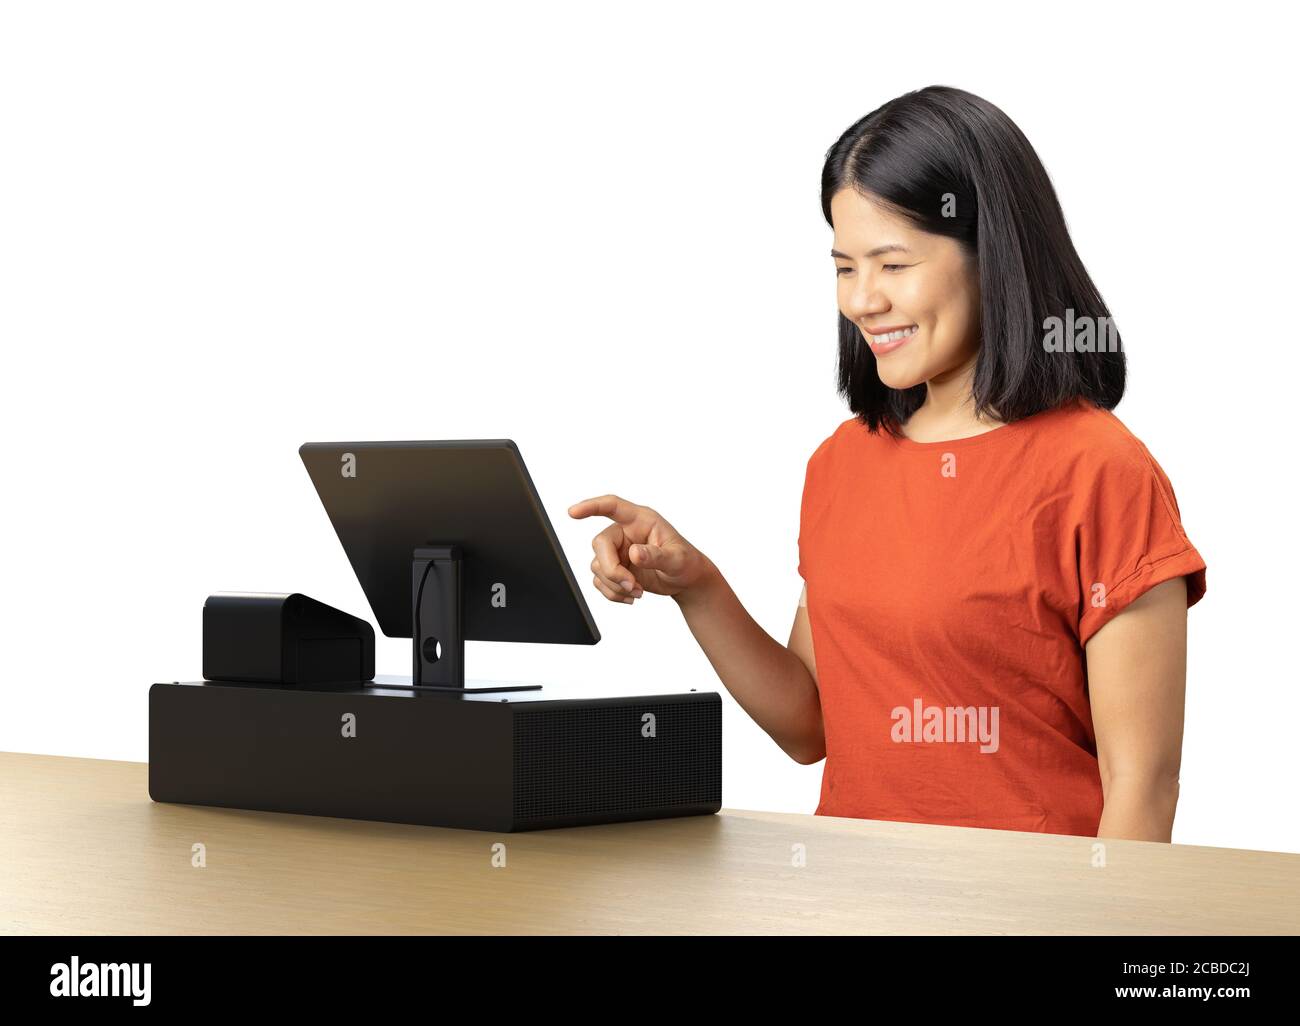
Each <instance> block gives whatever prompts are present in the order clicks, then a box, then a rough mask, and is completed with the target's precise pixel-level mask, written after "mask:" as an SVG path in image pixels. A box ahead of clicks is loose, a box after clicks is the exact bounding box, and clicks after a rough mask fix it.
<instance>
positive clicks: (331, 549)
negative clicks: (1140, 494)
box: [0, 0, 1300, 851]
mask: <svg viewBox="0 0 1300 1026" xmlns="http://www.w3.org/2000/svg"><path fill="white" fill-rule="evenodd" d="M0 11H2V12H3V13H2V14H0V146H2V147H3V153H2V156H3V159H2V160H0V332H2V336H0V341H2V343H3V354H4V355H3V360H4V363H3V388H4V395H3V411H2V414H0V415H2V416H3V437H4V454H3V461H2V465H3V482H4V485H3V487H4V504H3V517H4V523H3V540H4V548H3V553H4V567H5V585H6V586H5V588H4V589H3V620H2V621H0V622H3V624H4V628H5V640H6V644H5V649H4V655H5V664H4V674H3V678H2V679H3V685H2V686H0V748H2V749H6V750H12V751H27V752H44V753H55V754H65V755H80V756H91V757H98V758H108V759H132V760H141V761H143V760H145V759H146V758H147V754H148V750H147V715H146V714H147V707H146V695H147V692H148V688H149V684H150V683H151V682H153V681H155V680H186V679H196V678H198V677H199V676H200V672H201V666H200V610H201V607H202V604H203V600H204V598H205V597H206V596H207V595H208V594H210V593H212V592H215V591H222V590H251V591H289V590H296V591H302V592H305V593H307V594H309V595H312V596H313V597H315V598H318V599H321V600H322V601H325V602H329V603H331V604H333V605H336V606H339V607H341V608H343V609H347V610H349V611H352V612H354V613H357V614H359V615H365V616H367V617H369V616H370V615H371V614H370V610H369V607H368V605H367V603H366V601H365V598H364V596H363V594H362V592H361V590H360V588H359V586H358V584H357V582H356V580H355V578H354V577H353V574H352V571H351V569H350V567H349V565H348V562H347V559H346V558H345V556H344V554H343V551H342V548H341V547H340V546H339V543H338V541H337V539H336V537H335V536H334V533H333V530H332V528H331V527H330V524H329V522H328V519H327V518H326V516H325V513H324V511H323V510H322V508H321V506H320V503H319V501H318V499H317V497H316V495H315V493H314V491H313V489H312V487H311V484H310V482H309V480H308V478H307V475H306V473H305V471H304V470H303V467H302V465H301V463H300V461H299V458H298V455H297V448H298V446H299V444H301V443H302V442H304V441H309V440H313V441H314V440H320V441H331V440H356V439H418V438H429V439H435V438H438V439H440V438H503V437H504V438H512V439H514V440H515V442H516V443H517V444H518V445H519V447H520V449H521V451H522V453H523V455H524V458H525V460H526V461H527V463H528V466H529V468H530V471H531V473H532V476H533V479H534V480H535V481H536V483H537V486H538V489H539V491H540V494H541V497H542V500H543V502H544V504H545V506H546V509H547V511H548V513H549V514H550V516H551V519H552V521H553V522H554V524H555V527H556V530H557V531H558V533H559V536H560V539H561V542H562V544H563V545H564V548H565V551H566V553H567V555H568V557H569V559H570V562H571V564H572V566H573V568H574V572H575V574H576V576H577V578H578V580H579V582H580V583H581V584H582V586H583V588H584V589H585V590H586V593H587V596H588V601H589V603H590V604H591V606H592V609H593V612H594V615H595V616H596V619H597V622H598V624H599V626H600V630H601V632H602V634H603V639H602V641H601V643H600V644H599V645H597V646H594V647H567V646H546V645H513V646H512V645H504V644H486V643H470V644H469V645H468V646H467V659H468V673H469V675H470V676H472V677H475V678H487V679H511V680H534V681H540V682H560V681H564V682H574V683H578V684H581V685H582V686H585V687H589V688H590V689H591V692H592V693H593V694H596V693H599V692H600V690H601V689H602V688H605V687H607V686H612V685H614V684H617V685H618V686H619V687H620V688H623V687H628V688H636V687H639V686H650V685H656V686H657V685H661V684H663V683H664V682H666V681H671V682H673V683H675V684H679V685H681V686H683V687H705V688H715V689H718V690H721V685H720V684H719V682H718V680H717V678H716V676H715V675H714V674H713V672H712V669H711V667H710V665H709V663H708V661H707V660H706V658H705V657H704V654H703V652H702V651H701V650H700V649H699V648H698V646H697V645H696V643H695V641H694V639H693V638H692V636H691V634H690V632H689V631H688V629H687V627H686V625H685V623H684V621H683V620H682V617H681V615H680V613H679V612H678V610H677V608H676V606H675V604H674V603H673V602H672V601H671V600H669V599H664V598H659V597H656V596H651V597H648V598H647V599H646V600H644V601H643V602H640V603H638V604H637V605H636V606H635V607H630V606H622V605H619V606H615V605H612V604H610V603H608V602H607V601H606V600H604V599H603V598H602V597H601V596H600V595H599V594H598V593H597V592H596V591H595V590H594V588H592V587H591V584H590V572H589V569H588V564H589V563H590V560H591V555H592V553H591V548H590V539H591V537H592V536H593V535H594V534H595V532H596V531H597V530H599V529H600V528H602V527H603V526H604V525H605V524H606V523H607V522H606V521H604V520H599V519H597V520H590V521H584V522H578V521H573V520H571V519H569V518H568V517H567V515H566V513H565V510H566V508H567V507H568V506H569V504H571V503H573V502H575V501H577V500H579V499H583V498H587V497H589V496H593V495H599V494H602V493H605V492H615V493H618V494H621V495H623V496H625V497H627V498H629V499H632V500H633V501H636V502H641V503H645V504H647V505H651V506H654V507H655V508H657V509H659V510H660V511H661V512H662V513H663V514H664V515H665V516H667V517H668V518H669V519H670V520H671V521H672V522H673V523H674V524H675V525H676V526H677V527H678V528H679V529H680V530H681V531H682V533H683V534H685V535H686V536H687V537H688V538H689V539H690V540H691V541H693V542H694V543H695V544H697V545H698V546H699V547H700V548H702V549H703V550H704V551H705V552H707V553H708V554H709V555H710V556H711V557H712V558H713V560H714V561H715V562H716V563H717V564H718V565H719V567H721V569H722V570H723V572H724V574H725V575H726V576H727V578H728V579H729V581H730V583H731V585H732V587H733V588H734V589H735V590H736V592H737V594H738V595H739V596H740V598H741V600H742V602H743V603H744V604H745V606H746V608H747V609H748V610H749V612H750V613H751V614H752V615H753V616H754V618H755V619H756V620H757V621H758V622H759V623H760V624H761V625H763V627H764V628H765V629H767V630H768V631H769V633H771V634H772V635H773V636H774V637H776V638H777V639H778V640H780V641H781V642H782V643H784V642H785V641H786V640H787V638H788V636H789V631H790V626H791V623H792V620H793V617H794V612H795V607H796V600H797V597H798V594H799V588H800V580H799V578H798V575H797V574H796V571H795V568H796V565H797V559H798V553H797V547H796V540H797V536H798V517H799V500H800V494H801V489H802V485H803V475H804V468H805V464H806V461H807V458H808V456H809V455H810V454H811V453H812V451H813V450H814V449H815V448H816V446H817V444H818V443H819V442H820V441H821V440H822V439H823V438H825V437H826V436H827V435H828V434H829V433H830V432H831V431H832V430H833V429H834V428H835V426H836V425H837V424H839V423H840V422H841V421H842V420H843V419H845V418H846V417H847V416H848V412H847V410H846V408H845V407H844V406H843V405H842V403H841V401H840V400H839V399H838V397H837V396H836V394H835V390H834V374H835V355H836V349H835V324H836V320H835V317H836V310H835V281H834V269H833V263H832V260H831V259H830V257H829V255H828V251H829V249H830V246H831V230H830V228H829V227H828V226H827V225H826V224H825V222H824V221H823V220H822V217H821V213H820V209H819V204H818V190H819V176H820V172H821V167H822V161H823V159H824V155H825V152H826V150H827V149H828V148H829V147H830V145H831V144H832V143H833V142H834V141H835V139H836V138H837V137H838V135H839V134H840V133H841V132H842V131H843V130H844V129H845V128H846V127H848V125H849V124H851V123H852V122H853V121H855V120H856V119H857V118H859V117H861V116H862V115H863V114H865V113H867V112H868V111H870V110H872V109H874V108H875V107H876V106H878V105H879V104H881V103H883V102H884V101H885V100H888V99H889V98H891V97H893V96H895V95H898V94H899V93H902V92H904V91H907V90H909V89H913V88H918V87H921V86H924V85H928V84H932V83H940V84H948V85H956V86H960V87H962V88H965V89H969V90H971V91H973V92H975V93H978V94H980V95H982V96H984V97H986V98H987V99H989V100H991V101H992V102H994V103H996V104H998V105H999V106H1001V107H1002V108H1003V109H1004V110H1005V111H1006V112H1007V113H1008V114H1009V115H1010V116H1011V117H1012V118H1013V119H1014V120H1015V121H1016V122H1017V123H1018V124H1019V125H1020V127H1021V128H1022V129H1023V130H1024V131H1025V133H1026V134H1027V135H1028V137H1029V139H1030V140H1031V141H1032V143H1033V144H1034V146H1035V147H1036V149H1037V150H1038V152H1039V154H1040V155H1041V157H1042V159H1043V161H1044V163H1045V164H1046V166H1047V168H1048V171H1049V173H1050V174H1051V176H1052V179H1053V181H1054V182H1055V184H1056V187H1057V189H1058V192H1059V195H1060V198H1061V201H1062V204H1063V206H1064V209H1065V212H1066V216H1067V218H1068V220H1069V225H1070V228H1071V231H1072V233H1073V236H1074V239H1075V242H1076V245H1077V246H1078V249H1079V251H1080V253H1081V254H1082V256H1083V259H1084V261H1085V263H1086V264H1087V266H1088V268H1089V270H1090V271H1091V273H1092V275H1093V277H1094V278H1095V280H1096V281H1097V283H1098V285H1099V287H1100V288H1101V290H1102V293H1103V294H1104V296H1105V297H1106V299H1107V300H1108V302H1109V303H1110V305H1111V309H1112V312H1113V314H1114V316H1115V318H1116V321H1117V323H1118V325H1119V327H1120V330H1121V331H1122V333H1123V338H1124V344H1125V348H1126V350H1127V352H1128V354H1129V359H1130V368H1131V376H1130V390H1129V394H1128V397H1127V398H1126V399H1125V401H1124V402H1123V403H1122V404H1121V406H1120V407H1119V409H1118V410H1117V413H1118V415H1119V416H1120V417H1121V419H1123V420H1124V421H1125V422H1126V423H1127V424H1128V425H1129V427H1130V428H1131V429H1132V430H1133V431H1134V432H1135V433H1136V434H1137V435H1138V437H1139V438H1141V439H1142V440H1143V441H1145V442H1146V443H1147V445H1148V446H1149V448H1150V449H1151V451H1152V452H1153V454H1154V455H1155V456H1156V458H1157V460H1159V461H1160V463H1161V464H1162V466H1163V467H1164V469H1165V471H1166V472H1167V473H1168V475H1169V476H1170V478H1171V480H1172V481H1173V484H1174V487H1175V489H1176V492H1177V495H1178V499H1179V503H1180V505H1181V507H1182V511H1183V517H1184V525H1185V527H1186V529H1187V531H1188V534H1189V536H1190V537H1191V539H1192V541H1193V543H1194V544H1195V545H1196V546H1197V547H1198V549H1199V550H1200V552H1201V553H1202V555H1203V556H1204V557H1205V559H1206V561H1207V563H1208V567H1209V569H1208V584H1209V591H1208V594H1207V596H1206V598H1205V599H1204V600H1203V601H1202V603H1201V604H1200V605H1199V606H1197V607H1196V608H1194V609H1193V610H1192V611H1191V613H1190V614H1189V622H1190V642H1189V668H1188V697H1187V719H1186V738H1185V744H1184V754H1183V770H1182V798H1181V801H1180V804H1179V808H1178V818H1177V821H1176V824H1175V827H1174V840H1175V841H1178V842H1183V843H1193V844H1209V845H1223V846H1232V847H1250V848H1263V849H1274V850H1288V851H1300V824H1298V823H1297V815H1296V809H1297V799H1296V783H1297V777H1298V776H1300V774H1298V773H1297V769H1296V766H1297V763H1296V744H1295V735H1296V729H1297V718H1298V716H1300V697H1298V692H1297V687H1296V685H1297V673H1296V669H1295V659H1294V652H1295V647H1294V646H1295V638H1296V634H1297V631H1296V627H1295V620H1296V614H1295V600H1294V589H1295V581H1296V569H1297V568H1296V546H1295V543H1294V540H1293V539H1294V537H1295V478H1296V470H1295V446H1294V423H1295V408H1296V403H1295V399H1294V396H1293V392H1294V383H1295V380H1296V376H1297V372H1298V371H1300V366H1298V365H1297V363H1298V360H1297V351H1296V345H1295V342H1296V338H1295V329H1294V326H1293V318H1292V316H1291V313H1290V310H1289V308H1288V307H1286V306H1285V304H1286V303H1287V302H1289V301H1291V300H1292V299H1293V297H1294V294H1295V270H1296V268H1295V258H1294V254H1295V239H1296V238H1297V227H1298V226H1297V214H1296V203H1295V200H1294V196H1293V192H1294V187H1293V184H1292V181H1291V177H1292V176H1291V174H1290V172H1291V171H1292V170H1293V169H1294V167H1295V162H1294V117H1293V115H1294V111H1293V109H1292V106H1291V104H1292V101H1293V99H1294V96H1295V84H1296V83H1295V80H1294V55H1293V52H1292V43H1293V37H1292V36H1291V35H1290V34H1289V33H1286V32H1283V31H1282V27H1281V26H1280V25H1277V24H1273V23H1271V22H1270V20H1269V19H1270V18H1271V17H1273V16H1274V15H1272V14H1269V13H1268V11H1269V8H1268V7H1267V6H1262V7H1255V8H1252V7H1250V6H1248V5H1242V4H1237V5H1234V7H1233V9H1232V13H1231V16H1228V15H1225V14H1224V13H1223V11H1222V8H1218V7H1214V8H1210V7H1207V8H1204V9H1201V10H1198V9H1196V8H1194V7H1191V6H1188V5H1178V6H1176V7H1175V6H1170V7H1169V8H1167V9H1161V10H1151V11H1148V9H1147V7H1146V6H1145V5H1138V4H1132V3H1125V4H1117V5H1111V6H1107V5H1104V4H1100V3H1090V4H1089V5H1088V6H1087V8H1086V9H1079V10H1076V11H1069V12H1066V11H1060V12H1058V10H1057V9H1055V8H1052V7H1047V6H1044V5H1024V6H1023V7H1002V8H998V7H996V6H995V5H988V4H979V5H971V4H954V5H948V4H933V3H932V4H925V5H920V4H890V5H875V4H869V3H862V2H857V3H846V4H831V3H823V4H807V3H805V4H800V5H798V6H797V7H796V6H794V5H784V6H776V5H761V4H753V3H747V4H735V3H727V4H721V3H708V4H706V3H691V4H680V3H678V4H672V3H669V4H665V3H658V4H656V5H654V6H653V7H651V6H640V5H639V6H636V7H631V6H616V5H611V4H596V3H591V4H575V3H561V4H554V3H552V4H542V5H524V4H502V3H497V4H492V5H453V4H437V5H434V4H391V3H374V2H366V3H359V2H358V3H347V4H342V3H319V2H315V3H282V2H265V0H264V2H257V3H231V2H224V3H208V4H195V3H175V2H171V3H120V2H119V3H111V4H105V3H62V2H42V3H30V4H10V3H6V4H4V6H3V7H0ZM408 652H409V642H408V641H403V640H395V639H388V638H383V637H382V636H381V637H380V640H379V653H378V657H379V660H378V661H379V670H380V672H387V673H404V672H407V671H408V667H409V664H408ZM725 701H726V706H725V709H726V712H725V725H724V732H725V738H726V744H725V766H724V794H723V799H724V804H725V805H726V806H727V807H732V808H755V809H775V810H786V811H795V812H811V811H812V810H813V808H814V807H815V806H816V803H817V794H818V786H819V782H820V777H821V766H820V765H818V766H811V767H805V766H799V765H797V764H795V763H793V762H791V761H790V760H789V759H788V758H787V757H786V756H785V755H784V754H783V753H782V752H781V751H780V750H779V749H778V748H777V747H776V745H775V744H774V743H773V742H772V741H771V740H770V739H768V737H767V736H766V735H765V734H764V733H763V732H762V731H761V730H760V729H759V728H758V727H757V726H755V725H754V724H753V723H752V722H751V721H750V720H749V719H748V718H747V717H746V715H745V714H744V713H743V712H742V711H740V709H739V708H738V707H737V706H736V705H735V703H734V702H732V701H731V700H730V698H729V697H726V698H725Z"/></svg>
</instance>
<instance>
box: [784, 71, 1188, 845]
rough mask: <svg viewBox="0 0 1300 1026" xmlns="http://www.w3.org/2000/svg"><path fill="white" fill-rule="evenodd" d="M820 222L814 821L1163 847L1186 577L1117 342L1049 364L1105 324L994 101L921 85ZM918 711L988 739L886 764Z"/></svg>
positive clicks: (830, 172)
mask: <svg viewBox="0 0 1300 1026" xmlns="http://www.w3.org/2000/svg"><path fill="white" fill-rule="evenodd" d="M822 208H823V213H824V215H825V217H826V220H827V222H828V223H829V224H830V225H831V228H832V229H833V231H834V248H833V249H832V251H831V256H832V257H833V258H834V260H835V263H836V277H837V291H836V298H837V303H838V306H839V356H840V364H839V370H840V390H841V393H842V394H843V395H844V396H845V398H846V399H847V400H848V405H849V408H850V410H852V412H853V413H854V416H853V417H852V418H850V419H849V420H846V421H844V422H843V423H842V424H841V425H840V426H839V427H838V428H837V429H836V430H835V432H834V433H833V434H832V435H831V436H830V437H829V438H827V439H826V440H825V441H824V442H822V444H821V445H820V446H819V447H818V448H817V451H816V452H814V453H813V455H812V457H811V459H810V460H809V461H808V467H807V476H806V479H805V484H804V495H803V501H802V506H801V514H800V535H799V557H800V558H799V573H800V575H801V576H802V577H803V578H804V581H805V595H806V597H805V596H801V600H800V601H801V605H800V608H799V609H798V611H797V613H796V621H795V627H794V630H793V632H792V635H791V643H790V648H791V650H792V651H795V652H796V653H797V654H798V655H799V657H800V659H801V661H803V662H804V663H805V664H807V665H808V666H809V667H810V669H811V668H812V667H814V666H815V671H812V675H813V679H814V680H815V681H816V684H817V692H818V702H819V706H820V713H821V721H822V727H823V731H822V734H823V740H824V745H823V751H824V754H825V758H826V766H825V770H824V772H823V777H822V792H821V802H820V804H819V806H818V808H817V812H818V813H819V814H822V815H831V816H852V817H861V818H869V819H895V820H912V821H919V822H929V823H944V824H950V825H961V826H982V827H995V828H1001V829H1009V830H1035V831H1046V832H1052V833H1067V834H1084V835H1098V834H1100V835H1103V836H1111V837H1129V838H1138V839H1145V840H1165V841H1167V840H1169V839H1170V831H1171V827H1172V823H1173V816H1174V808H1175V805H1176V802H1177V796H1178V767H1179V761H1180V753H1181V744H1182V720H1183V682H1184V672H1185V650H1186V610H1187V607H1188V606H1189V605H1191V604H1193V603H1195V602H1196V601H1198V600H1199V599H1200V598H1201V596H1202V595H1203V594H1204V592H1205V563H1204V561H1203V560H1202V559H1201V557H1200V555H1199V554H1198V553H1197V551H1196V549H1195V548H1193V547H1192V545H1191V543H1190V541H1189V540H1188V538H1187V536H1186V534H1185V533H1184V532H1183V529H1182V524H1181V521H1180V519H1179V511H1178V505H1177V502H1176V500H1175V499H1174V493H1173V489H1172V488H1171V486H1170V484H1169V481H1168V479H1167V478H1166V477H1165V475H1164V472H1163V471H1162V470H1161V469H1160V467H1159V465H1158V464H1157V463H1156V462H1155V460H1154V459H1153V458H1152V457H1151V454H1150V453H1149V452H1148V451H1147V449H1146V447H1145V446H1143V445H1142V443H1141V442H1140V441H1138V440H1137V439H1136V438H1135V437H1133V435H1132V434H1131V433H1129V431H1128V430H1127V429H1126V428H1125V427H1124V425H1123V424H1121V423H1120V421H1119V420H1118V419H1117V418H1116V417H1115V416H1114V415H1113V414H1112V413H1111V412H1110V410H1111V409H1112V408H1113V407H1114V406H1115V405H1116V404H1117V403H1118V402H1119V400H1120V398H1121V396H1122V395H1123V393H1124V378H1125V374H1124V355H1123V352H1122V351H1121V350H1120V348H1119V345H1118V336H1117V335H1116V336H1115V339H1116V344H1115V346H1114V347H1113V348H1096V347H1089V348H1087V349H1079V348H1075V347H1068V348H1067V347H1062V346H1059V345H1057V346H1049V345H1047V344H1045V336H1044V330H1045V329H1046V328H1047V327H1048V325H1049V324H1050V323H1052V322H1057V323H1059V322H1060V321H1062V320H1069V319H1070V318H1073V319H1074V320H1079V319H1081V318H1082V319H1091V321H1090V322H1095V323H1103V324H1105V323H1109V311H1108V310H1107V309H1106V306H1105V304H1104V303H1103V301H1102V299H1101V296H1100V294H1099V293H1098V291H1097V289H1096V287H1095V286H1094V285H1093V283H1092V281H1091V279H1090V278H1089V276H1088V273H1087V271H1086V270H1085V269H1084V267H1083V264H1082V262H1081V261H1080V260H1079V257H1078V254H1077V253H1076V252H1075V249H1074V246H1073V244H1072V243H1071V242H1070V238H1069V234H1068V232H1067V231H1066V227H1065V219H1064V217H1063V215H1062V212H1061V208H1060V204H1059V203H1058V202H1057V200H1056V196H1055V193H1054V192H1053V190H1052V187H1051V184H1050V182H1049V180H1048V177H1047V173H1046V171H1045V170H1044V169H1043V166H1042V164H1041V163H1040V162H1039V160H1038V157H1037V155H1036V154H1035V153H1034V151H1033V148H1032V147H1031V146H1030V145H1029V143H1028V141H1027V140H1026V139H1025V138H1024V136H1023V135H1022V134H1021V133H1020V131H1019V129H1018V128H1016V126H1015V125H1014V124H1013V123H1012V121H1011V120H1010V118H1008V117H1007V116H1006V115H1005V114H1003V113H1002V111H1000V110H998V108H996V107H994V106H993V105H992V104H990V103H988V102H987V101H985V100H982V99H980V98H979V97H976V96H972V95H971V94H970V93H966V92H963V91H961V90H958V89H950V88H944V87H931V88H929V89H922V90H920V91H918V92H914V93H908V94H906V95H905V96H901V97H899V98H897V99H895V100H891V101H890V102H889V103H887V104H885V105H884V106H883V107H881V108H879V109H878V110H876V111H874V112H873V113H871V114H869V115H867V117H865V118H863V119H861V120H860V121H858V122H857V123H856V124H854V125H853V126H852V127H850V128H849V129H848V131H846V132H845V133H844V135H843V136H842V137H841V138H840V140H839V141H838V142H837V143H836V144H835V146H833V147H832V148H831V150H830V152H829V154H828V156H827V160H826V166H825V169H824V171H823V175H822ZM805 603H806V605H805ZM922 708H952V709H955V710H957V712H958V713H959V714H960V715H963V716H968V717H970V716H973V715H974V714H976V713H979V714H980V715H985V716H987V717H989V718H990V719H991V721H992V722H994V723H999V724H1000V725H1001V729H1000V739H999V743H998V744H997V745H996V746H992V747H989V746H985V747H983V748H980V747H979V746H977V745H973V744H972V743H971V741H972V738H971V737H970V736H966V735H964V734H961V733H960V732H959V734H958V735H954V736H953V737H949V736H947V735H945V734H944V733H943V732H939V731H935V732H934V736H933V737H924V740H933V741H940V742H948V743H946V744H936V745H934V746H928V745H927V746H924V747H922V748H919V749H918V748H916V747H914V746H912V745H908V744H903V743H902V742H904V741H907V740H913V739H915V738H914V737H911V736H904V734H906V732H903V734H900V732H899V731H898V730H896V729H895V730H891V729H890V728H891V726H895V725H896V724H895V723H894V722H893V721H894V720H896V719H897V713H898V711H899V710H903V711H906V710H909V709H916V710H918V711H919V710H921V709H922ZM918 716H919V712H918ZM915 733H916V732H915V731H913V734H915Z"/></svg>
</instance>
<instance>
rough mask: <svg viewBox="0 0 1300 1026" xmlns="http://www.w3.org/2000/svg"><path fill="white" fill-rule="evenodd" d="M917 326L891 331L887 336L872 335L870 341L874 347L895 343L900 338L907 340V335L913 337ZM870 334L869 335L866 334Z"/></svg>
mask: <svg viewBox="0 0 1300 1026" xmlns="http://www.w3.org/2000/svg"><path fill="white" fill-rule="evenodd" d="M916 332H917V326H916V325H915V324H913V325H912V326H911V327H910V328H902V329H901V330H899V331H891V332H890V333H889V334H888V335H872V336H871V341H872V342H874V343H876V345H878V346H879V345H884V344H885V343H886V342H897V341H898V340H899V339H900V338H907V336H909V335H915V334H916ZM868 334H870V333H868Z"/></svg>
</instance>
